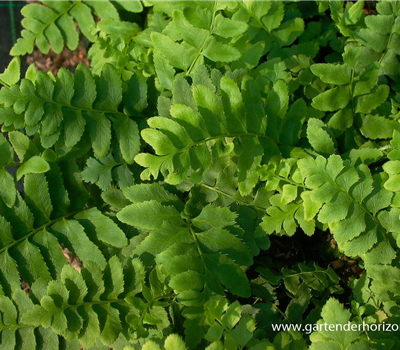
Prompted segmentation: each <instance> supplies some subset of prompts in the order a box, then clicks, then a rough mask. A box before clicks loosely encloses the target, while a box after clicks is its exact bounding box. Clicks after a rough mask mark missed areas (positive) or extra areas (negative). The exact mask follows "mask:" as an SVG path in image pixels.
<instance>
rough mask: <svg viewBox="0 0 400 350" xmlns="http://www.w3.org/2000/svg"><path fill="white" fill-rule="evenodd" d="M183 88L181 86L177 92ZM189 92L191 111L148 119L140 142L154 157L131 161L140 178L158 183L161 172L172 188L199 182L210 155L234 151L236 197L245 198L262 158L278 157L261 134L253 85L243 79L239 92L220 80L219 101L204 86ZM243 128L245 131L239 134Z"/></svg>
mask: <svg viewBox="0 0 400 350" xmlns="http://www.w3.org/2000/svg"><path fill="white" fill-rule="evenodd" d="M184 84H185V83H184V82H182V87H181V88H184V86H185V85H184ZM192 91H193V92H192V96H193V100H194V101H195V106H196V110H195V109H192V108H191V107H188V106H182V105H180V104H173V105H172V106H171V108H170V113H171V117H170V118H166V117H154V118H150V119H149V120H148V124H149V126H150V127H151V128H149V129H145V130H143V131H142V137H143V138H144V140H145V141H146V142H147V143H149V144H150V145H151V146H152V147H153V148H154V150H155V152H156V154H157V156H154V155H150V154H144V153H141V154H139V155H138V156H136V158H135V160H136V162H138V163H139V164H140V165H142V166H145V167H146V168H148V169H146V170H145V171H144V172H143V173H142V175H141V177H142V179H149V178H150V176H153V177H154V178H157V177H158V175H159V173H160V172H161V174H162V175H163V176H164V177H165V179H166V181H167V182H168V183H171V184H179V183H181V182H183V181H184V180H186V179H192V181H193V182H195V183H196V182H199V181H200V180H201V179H202V177H203V174H204V171H205V170H206V169H207V168H208V167H209V164H210V163H211V159H212V157H213V155H214V154H221V155H222V154H230V153H231V152H234V153H235V154H236V155H237V157H238V161H237V166H238V176H239V189H240V192H241V193H242V194H244V195H246V194H249V193H250V192H251V190H252V188H253V187H254V186H255V184H256V183H257V181H258V177H257V176H256V175H252V174H254V169H256V168H257V166H258V165H259V164H260V162H261V160H262V159H263V157H264V158H268V157H270V156H271V155H272V154H274V153H279V150H278V149H277V146H276V144H275V142H274V141H273V140H272V139H271V138H269V137H266V136H265V135H264V131H265V127H266V117H265V111H264V109H263V107H262V100H261V97H260V95H259V93H258V92H257V90H256V88H255V86H254V82H253V81H252V80H250V79H244V80H243V83H242V93H240V91H239V88H238V86H237V85H236V84H235V83H234V82H233V81H232V80H231V79H230V78H228V77H223V78H222V79H221V94H222V97H223V100H222V101H221V99H220V98H219V96H218V95H215V94H214V93H213V92H212V91H211V90H210V89H209V88H207V87H206V86H204V85H200V84H198V85H195V86H194V87H193V89H192ZM228 99H229V102H230V103H231V105H234V106H235V105H237V106H238V107H237V108H239V110H238V111H236V112H233V113H232V111H230V108H231V107H228ZM243 107H244V109H245V119H243V114H241V115H240V116H239V111H240V109H243ZM225 110H226V111H225ZM224 112H225V113H224ZM283 113H284V112H283ZM230 118H231V119H230ZM273 118H274V116H273V115H271V119H273ZM238 125H241V126H240V127H239V126H238ZM238 128H239V129H238ZM243 128H246V129H245V130H244V131H240V130H243ZM169 135H173V137H170V136H169Z"/></svg>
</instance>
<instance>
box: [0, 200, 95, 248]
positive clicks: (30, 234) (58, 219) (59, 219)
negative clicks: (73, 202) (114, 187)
mask: <svg viewBox="0 0 400 350" xmlns="http://www.w3.org/2000/svg"><path fill="white" fill-rule="evenodd" d="M87 209H89V208H85V209H84V210H87ZM84 210H76V211H73V212H71V213H68V214H65V215H63V216H61V217H59V218H57V219H54V220H51V221H49V222H47V223H45V224H44V225H42V226H40V227H38V228H36V229H34V230H32V231H30V232H29V233H28V234H27V235H26V236H24V237H22V238H19V239H17V240H15V241H14V242H12V243H10V244H8V245H6V246H5V247H3V248H1V249H0V254H2V253H4V252H5V251H7V250H8V249H10V248H11V247H13V246H15V245H17V244H19V243H21V242H23V241H25V240H26V239H29V237H32V236H33V235H35V234H36V233H38V232H39V231H42V230H45V229H46V228H48V227H49V226H51V225H53V224H55V223H56V222H58V221H61V220H65V219H67V218H69V217H71V216H74V215H76V214H78V213H80V212H81V211H84Z"/></svg>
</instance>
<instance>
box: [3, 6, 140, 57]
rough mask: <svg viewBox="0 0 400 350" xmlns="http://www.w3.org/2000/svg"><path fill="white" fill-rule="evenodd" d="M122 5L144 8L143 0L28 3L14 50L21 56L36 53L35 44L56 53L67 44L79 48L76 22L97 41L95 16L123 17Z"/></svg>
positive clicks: (105, 18) (138, 10) (45, 50)
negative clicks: (118, 8)
mask: <svg viewBox="0 0 400 350" xmlns="http://www.w3.org/2000/svg"><path fill="white" fill-rule="evenodd" d="M116 4H117V5H116ZM118 5H119V6H121V7H122V8H123V9H124V10H126V11H130V12H140V11H141V10H142V8H143V7H142V4H141V2H140V1H139V0H137V1H129V2H127V1H115V2H114V1H108V0H107V1H80V0H78V1H52V0H43V1H41V4H40V3H39V4H36V3H35V4H29V5H27V6H24V7H23V9H22V11H21V13H22V15H23V16H24V19H23V20H22V26H23V28H24V29H23V31H22V33H21V35H22V38H20V39H18V41H17V43H16V44H15V45H14V47H13V48H12V49H11V52H10V54H11V55H13V56H21V55H25V54H27V53H32V51H33V47H34V44H36V46H37V47H38V48H39V50H40V51H41V52H43V53H44V54H47V53H48V52H49V49H50V48H52V49H53V51H54V52H55V53H60V52H61V51H62V50H63V49H64V46H67V47H68V48H69V49H70V50H75V49H76V48H77V47H78V43H79V34H78V32H77V30H76V27H75V22H77V24H78V26H79V29H80V30H81V32H82V33H83V34H84V35H85V37H86V38H87V39H89V40H90V41H92V42H94V41H95V40H96V35H95V31H96V29H95V28H96V23H95V20H94V17H95V16H98V17H100V18H101V19H103V20H106V21H107V20H115V21H119V13H118V10H117V7H118Z"/></svg>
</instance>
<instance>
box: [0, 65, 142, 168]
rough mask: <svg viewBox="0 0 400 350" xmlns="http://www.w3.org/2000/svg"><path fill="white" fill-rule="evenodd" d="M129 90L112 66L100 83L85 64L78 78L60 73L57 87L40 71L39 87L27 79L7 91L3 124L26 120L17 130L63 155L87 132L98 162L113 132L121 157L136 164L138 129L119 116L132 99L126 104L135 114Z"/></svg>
mask: <svg viewBox="0 0 400 350" xmlns="http://www.w3.org/2000/svg"><path fill="white" fill-rule="evenodd" d="M132 80H135V77H132ZM129 87H132V88H134V84H129V85H128V90H127V91H124V92H123V89H122V81H121V78H120V76H119V74H118V73H117V71H116V70H115V68H114V67H112V66H111V65H108V64H107V65H105V66H104V68H103V70H102V74H101V76H100V77H95V76H94V75H93V74H92V73H91V72H90V70H89V69H88V68H87V67H86V66H84V65H83V64H81V65H79V66H78V68H77V69H76V73H75V75H74V76H72V75H71V73H69V72H68V71H67V70H65V69H62V70H60V72H59V74H58V77H57V79H56V80H55V81H53V80H52V79H51V77H50V76H49V75H47V74H45V73H43V72H41V71H39V72H37V73H36V76H35V80H34V81H31V80H29V79H23V80H22V81H21V84H20V86H17V85H12V86H10V87H3V88H2V90H1V91H0V103H2V104H3V105H4V108H5V109H4V110H3V111H2V113H1V114H2V115H3V117H0V122H5V123H7V122H8V120H10V118H12V116H16V115H18V116H19V115H21V114H23V116H24V123H23V124H22V125H21V122H20V119H19V118H16V120H14V121H13V125H14V127H15V128H19V129H20V128H22V127H26V131H27V134H28V135H33V134H35V133H38V134H39V135H40V141H41V144H42V146H43V147H45V148H50V147H53V146H54V145H56V147H57V148H58V149H62V150H63V153H64V154H65V153H67V152H69V151H71V149H72V148H73V147H74V146H75V145H76V144H77V143H78V142H79V141H80V140H81V138H82V137H83V135H84V133H85V131H87V133H88V134H89V137H90V139H91V143H92V147H93V150H94V153H95V155H96V157H98V158H103V157H105V156H106V155H107V154H108V152H109V150H110V147H111V135H112V127H113V129H114V132H115V134H116V137H117V139H118V144H119V148H120V150H121V153H122V157H123V159H124V161H125V162H127V163H128V164H131V163H132V162H133V158H134V157H135V155H136V154H137V153H138V151H139V131H138V126H137V124H136V122H135V121H134V120H132V119H131V118H129V116H127V115H126V114H125V113H123V112H120V111H119V106H120V104H121V103H122V102H123V101H125V100H129V99H130V100H131V102H127V103H126V108H128V109H129V108H130V110H132V109H134V108H135V106H134V105H133V106H132V103H133V102H134V101H135V99H132V98H131V96H130V94H131V93H132V90H130V89H129ZM131 106H132V107H131ZM10 116H11V117H10ZM8 124H9V122H8Z"/></svg>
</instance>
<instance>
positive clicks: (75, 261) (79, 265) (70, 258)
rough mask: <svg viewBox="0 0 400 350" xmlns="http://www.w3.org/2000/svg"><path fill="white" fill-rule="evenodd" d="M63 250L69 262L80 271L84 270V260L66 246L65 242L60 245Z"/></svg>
mask: <svg viewBox="0 0 400 350" xmlns="http://www.w3.org/2000/svg"><path fill="white" fill-rule="evenodd" d="M60 248H61V251H62V253H63V254H64V256H65V257H66V258H67V260H68V263H69V264H70V265H71V266H72V267H73V268H74V269H75V270H76V271H78V272H79V273H81V270H82V265H83V263H82V260H81V259H79V258H78V257H77V256H75V255H74V253H72V252H71V251H70V250H69V249H68V248H66V247H65V246H64V244H61V245H60Z"/></svg>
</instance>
